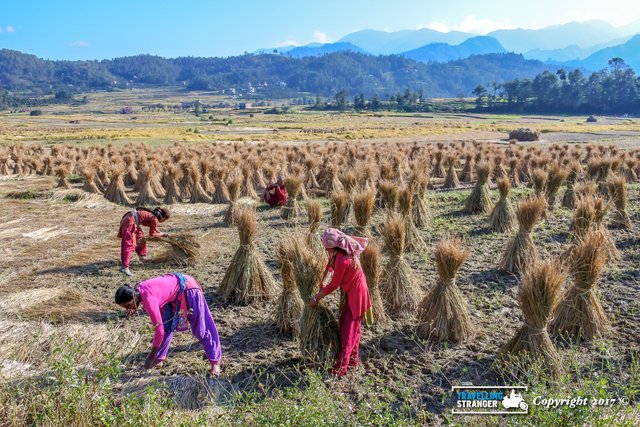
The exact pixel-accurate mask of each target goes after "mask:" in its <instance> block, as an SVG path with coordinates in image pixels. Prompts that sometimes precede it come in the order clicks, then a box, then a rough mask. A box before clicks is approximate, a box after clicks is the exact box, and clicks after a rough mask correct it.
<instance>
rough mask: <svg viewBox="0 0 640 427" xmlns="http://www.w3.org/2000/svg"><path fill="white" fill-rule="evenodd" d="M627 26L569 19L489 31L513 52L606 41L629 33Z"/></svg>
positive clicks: (560, 47) (586, 45)
mask: <svg viewBox="0 0 640 427" xmlns="http://www.w3.org/2000/svg"><path fill="white" fill-rule="evenodd" d="M625 31H627V30H625V29H621V28H615V27H613V26H612V25H611V24H609V23H607V22H604V21H598V20H593V21H585V22H569V23H567V24H562V25H552V26H549V27H545V28H540V29H537V30H528V29H522V28H518V29H514V30H497V31H492V32H490V33H489V34H487V35H488V36H490V37H494V38H495V39H497V40H498V41H499V42H500V44H502V46H504V47H505V49H507V50H509V51H513V52H521V53H522V52H528V51H531V50H534V49H541V50H555V49H562V48H565V47H567V46H570V45H577V46H579V47H583V48H584V47H589V46H594V45H598V44H601V43H603V42H606V41H607V40H612V39H616V38H619V37H624V36H625V35H629V34H626V33H625Z"/></svg>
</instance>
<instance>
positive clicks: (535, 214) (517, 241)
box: [500, 197, 547, 274]
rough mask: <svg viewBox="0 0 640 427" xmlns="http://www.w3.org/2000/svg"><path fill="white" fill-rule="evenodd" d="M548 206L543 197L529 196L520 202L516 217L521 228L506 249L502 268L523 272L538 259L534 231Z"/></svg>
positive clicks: (518, 272)
mask: <svg viewBox="0 0 640 427" xmlns="http://www.w3.org/2000/svg"><path fill="white" fill-rule="evenodd" d="M546 207H547V202H546V200H545V199H544V198H543V197H529V198H527V199H524V200H521V201H520V203H518V207H517V209H516V217H517V219H518V224H519V229H518V232H517V233H516V235H515V236H514V237H513V239H512V240H511V241H510V242H509V244H508V245H507V247H506V249H505V252H504V254H503V256H502V262H501V264H500V266H501V268H503V269H504V270H506V271H508V272H510V273H513V274H523V273H525V272H526V270H527V268H528V267H529V266H531V265H533V263H534V262H535V261H536V259H537V257H538V253H537V251H536V247H535V245H534V244H533V237H532V232H533V227H534V226H535V225H536V224H537V223H538V222H539V221H540V219H541V218H542V214H543V213H544V211H545V209H546Z"/></svg>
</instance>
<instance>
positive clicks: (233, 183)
mask: <svg viewBox="0 0 640 427" xmlns="http://www.w3.org/2000/svg"><path fill="white" fill-rule="evenodd" d="M241 186H242V178H241V177H239V176H237V175H235V176H234V177H233V178H231V180H230V181H229V182H228V183H227V190H228V191H229V204H228V205H227V210H225V212H224V219H223V220H222V223H223V224H224V226H225V227H231V226H233V225H234V224H235V222H234V221H235V211H236V206H237V204H238V203H237V202H238V199H239V198H240V187H241Z"/></svg>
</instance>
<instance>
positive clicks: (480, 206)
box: [464, 162, 493, 214]
mask: <svg viewBox="0 0 640 427" xmlns="http://www.w3.org/2000/svg"><path fill="white" fill-rule="evenodd" d="M490 175H491V165H490V164H489V163H488V162H482V163H479V164H478V165H477V166H476V178H477V181H476V185H475V186H474V187H473V190H471V194H469V197H467V199H466V200H465V202H464V211H465V212H467V213H471V214H477V213H484V212H489V211H490V210H491V208H493V202H492V201H491V195H490V194H489V185H488V184H487V181H488V180H489V176H490Z"/></svg>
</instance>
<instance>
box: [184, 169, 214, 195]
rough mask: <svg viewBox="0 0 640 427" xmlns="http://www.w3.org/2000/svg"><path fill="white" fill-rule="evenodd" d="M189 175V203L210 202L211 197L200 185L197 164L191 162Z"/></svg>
mask: <svg viewBox="0 0 640 427" xmlns="http://www.w3.org/2000/svg"><path fill="white" fill-rule="evenodd" d="M189 177H190V180H189V181H190V183H191V191H190V193H191V197H190V198H189V203H211V198H210V197H209V195H208V194H207V190H205V188H204V187H203V186H202V173H201V172H200V169H199V168H198V166H197V165H195V164H191V169H190V170H189Z"/></svg>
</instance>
